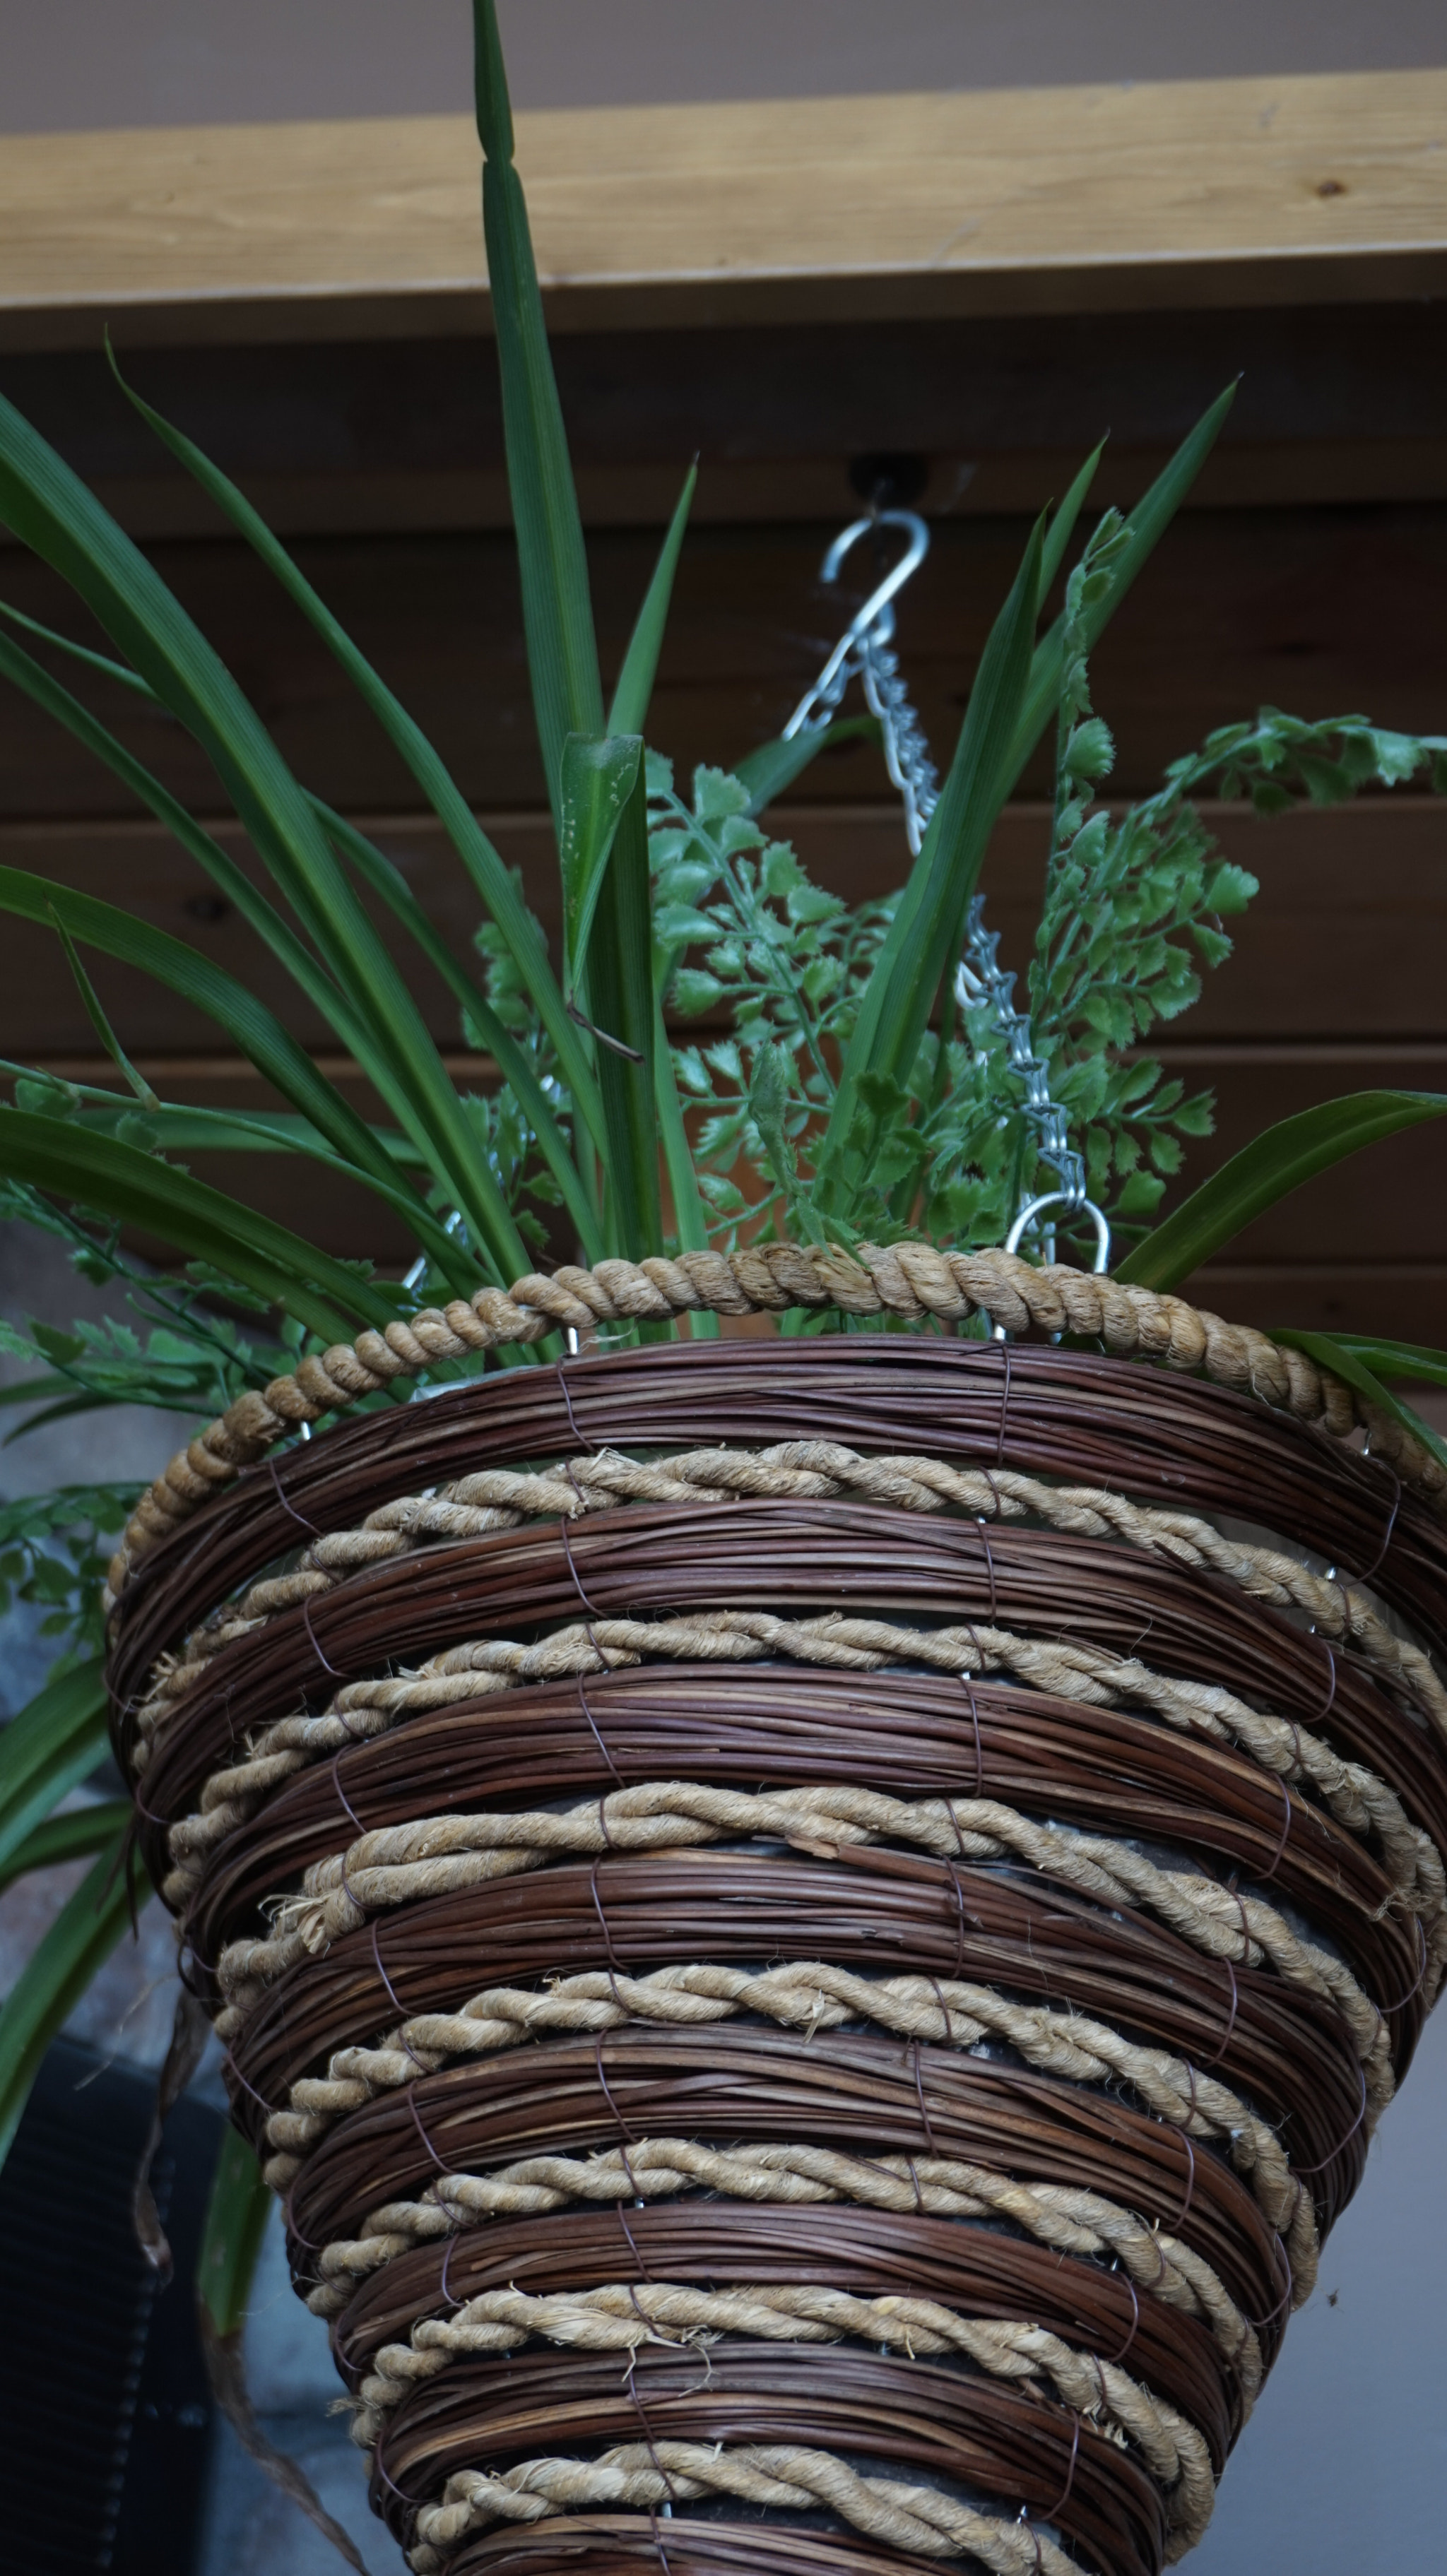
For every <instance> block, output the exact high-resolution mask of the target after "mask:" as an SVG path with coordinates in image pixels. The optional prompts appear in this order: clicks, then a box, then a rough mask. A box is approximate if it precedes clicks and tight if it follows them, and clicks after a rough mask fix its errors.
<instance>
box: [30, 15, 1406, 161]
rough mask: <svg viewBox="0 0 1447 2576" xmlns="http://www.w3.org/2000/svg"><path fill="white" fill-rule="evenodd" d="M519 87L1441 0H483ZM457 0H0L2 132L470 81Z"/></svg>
mask: <svg viewBox="0 0 1447 2576" xmlns="http://www.w3.org/2000/svg"><path fill="white" fill-rule="evenodd" d="M500 6H501V14H502V19H503V32H504V37H505V40H506V43H507V48H508V58H509V63H510V66H511V71H512V79H513V85H514V90H515V93H516V96H517V99H518V101H519V103H520V104H521V105H523V106H525V107H575V106H580V105H586V104H589V103H593V104H600V105H601V104H603V103H605V102H609V101H632V102H637V101H643V100H649V99H685V98H761V97H797V96H808V95H809V94H810V93H816V92H821V91H829V90H836V91H838V90H866V91H867V90H872V89H960V88H971V87H975V88H992V87H998V86H1000V85H1002V84H1004V85H1007V86H1008V85H1010V84H1012V83H1017V82H1018V83H1025V82H1039V81H1131V80H1170V79H1181V78H1211V77H1213V76H1214V77H1219V76H1222V75H1225V74H1231V73H1247V72H1266V73H1273V72H1292V71H1365V70H1383V69H1391V68H1403V67H1407V68H1410V67H1411V66H1413V65H1416V64H1422V63H1436V62H1441V61H1443V60H1444V58H1447V14H1444V11H1443V8H1442V0H1377V5H1376V6H1374V7H1372V8H1366V7H1364V6H1363V5H1362V0H1210V5H1209V6H1207V7H1202V6H1200V5H1199V0H1189V5H1188V0H889V5H888V6H887V7H881V6H880V5H879V0H500ZM470 28H471V11H470V8H469V6H468V0H240V5H239V6H238V5H237V0H0V132H10V133H23V132H44V131H45V130H47V129H59V128H65V127H69V128H77V127H86V126H99V125H167V124H170V125H185V124H205V123H211V122H226V121H236V120H244V119H247V118H250V117H286V116H384V115H405V114H409V113H418V112H420V111H425V110H429V109H442V108H461V107H464V106H465V105H466V104H467V99H468V62H469V48H470Z"/></svg>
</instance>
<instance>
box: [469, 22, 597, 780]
mask: <svg viewBox="0 0 1447 2576" xmlns="http://www.w3.org/2000/svg"><path fill="white" fill-rule="evenodd" d="M473 32H474V44H475V69H476V88H477V132H478V140H479V141H480V143H481V145H482V149H483V171H482V225H483V233H484V236H485V238H486V242H487V279H488V289H489V292H490V295H491V298H492V318H493V329H494V331H495V333H496V335H497V356H498V367H499V371H500V374H501V377H502V419H503V439H504V444H505V446H506V449H507V479H508V489H509V492H510V493H511V496H512V511H513V522H514V525H515V527H516V529H517V539H518V560H519V567H520V570H521V574H522V595H523V627H524V631H525V633H526V636H527V646H528V666H529V669H530V671H531V673H532V684H533V709H534V713H535V715H536V717H537V727H538V739H539V741H540V742H541V744H542V751H543V767H544V770H545V772H546V774H547V782H548V798H549V802H550V803H551V805H552V808H553V818H554V821H555V823H558V824H561V820H562V765H563V744H564V741H565V740H566V738H567V736H568V735H569V734H570V733H585V734H599V733H602V732H603V730H604V726H603V685H602V681H601V680H600V678H599V676H598V647H597V644H596V641H595V640H594V634H593V607H592V601H591V598H590V596H589V591H588V559H587V554H586V552H585V550H584V545H583V526H582V521H581V519H580V518H579V516H578V500H577V494H576V492H575V491H574V489H573V470H572V466H571V464H570V463H569V460H568V441H567V434H566V432H565V430H564V428H563V413H562V406H561V404H560V403H559V401H558V388H557V383H556V380H555V378H554V375H553V361H552V356H551V353H550V351H549V348H548V334H547V327H546V325H545V323H544V321H543V300H542V297H541V295H540V294H539V292H538V275H537V268H536V266H535V264H534V260H533V246H532V236H531V234H530V232H529V229H528V215H527V206H526V203H525V201H524V198H523V188H522V181H521V180H520V178H519V177H518V174H517V170H516V168H515V167H514V164H513V128H512V109H511V106H510V104H509V101H508V94H507V75H506V72H505V71H504V69H503V59H502V45H501V42H500V40H499V37H498V31H497V13H496V10H495V9H494V7H493V0H473Z"/></svg>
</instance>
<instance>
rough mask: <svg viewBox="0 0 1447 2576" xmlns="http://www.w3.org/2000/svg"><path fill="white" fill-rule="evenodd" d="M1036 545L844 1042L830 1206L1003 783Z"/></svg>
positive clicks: (917, 1027) (909, 1044) (951, 949)
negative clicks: (855, 1127) (864, 1085)
mask: <svg viewBox="0 0 1447 2576" xmlns="http://www.w3.org/2000/svg"><path fill="white" fill-rule="evenodd" d="M1041 544H1042V530H1041V529H1040V528H1039V527H1037V528H1036V529H1035V531H1034V533H1033V535H1032V536H1031V539H1030V543H1029V545H1028V546H1027V548H1026V550H1025V557H1024V561H1023V562H1022V564H1021V566H1020V570H1019V572H1018V573H1017V574H1016V576H1015V581H1014V584H1013V587H1012V589H1011V591H1010V595H1009V598H1008V599H1007V600H1006V602H1005V604H1004V607H1003V608H1002V609H1001V611H1000V613H999V616H998V617H997V618H996V620H995V623H994V625H993V627H992V628H991V630H990V636H989V640H988V642H987V644H986V646H985V650H984V653H983V655H982V656H981V660H980V667H979V670H978V672H977V673H976V676H975V685H974V687H973V689H972V690H971V691H970V703H969V705H968V707H967V708H966V711H965V720H964V723H963V725H962V726H961V728H960V739H959V744H958V747H957V749H956V752H955V756H954V759H953V761H952V762H951V764H950V771H949V776H948V777H947V778H946V780H945V784H944V788H943V791H942V793H941V796H940V801H939V803H938V805H937V806H936V807H935V810H934V813H933V815H932V816H931V818H930V825H929V829H928V831H927V832H926V834H925V838H924V844H923V847H922V848H921V850H920V854H919V858H918V860H917V861H916V864H915V866H914V868H913V870H912V871H911V874H910V878H909V882H908V884H907V885H906V887H905V890H904V894H903V896H902V897H901V900H900V904H899V909H898V911H897V912H896V914H895V917H894V920H893V922H892V923H891V925H890V930H889V935H888V937H887V939H886V940H885V943H884V946H883V948H882V949H881V951H880V955H879V962H878V964H877V965H876V967H875V969H874V972H873V974H872V975H871V977H870V980H869V985H868V989H867V991H866V993H865V997H864V1002H863V1006H862V1008H861V1010H860V1014H859V1020H858V1023H857V1026H856V1028H855V1031H854V1034H853V1036H852V1038H851V1039H850V1042H849V1045H848V1048H847V1049H846V1051H845V1056H844V1062H843V1066H842V1068H841V1072H840V1081H839V1089H838V1092H837V1094H836V1097H835V1102H834V1107H833V1110H832V1111H831V1113H830V1119H829V1125H828V1128H827V1130H826V1132H825V1136H824V1141H823V1144H822V1146H821V1148H820V1153H819V1162H818V1170H819V1174H820V1179H821V1182H822V1183H823V1185H824V1189H825V1190H826V1191H827V1193H828V1206H830V1207H832V1206H834V1205H835V1203H836V1202H837V1201H838V1198H839V1174H840V1165H841V1158H842V1156H843V1153H844V1149H845V1147H846V1144H847V1141H848V1137H849V1131H850V1128H851V1126H852V1124H853V1120H854V1116H855V1111H856V1108H857V1104H858V1097H859V1093H858V1085H859V1080H860V1077H861V1076H862V1075H863V1074H864V1073H866V1072H867V1073H873V1074H882V1075H886V1076H891V1077H892V1078H893V1079H894V1080H895V1081H896V1082H898V1083H899V1084H900V1085H901V1086H903V1085H904V1084H905V1083H907V1082H908V1080H909V1076H910V1073H911V1071H912V1069H913V1066H914V1060H915V1057H916V1056H917V1055H918V1053H919V1048H920V1041H921V1039H922V1038H923V1036H924V1032H925V1028H926V1026H927V1024H928V1020H929V1014H930V1009H931V1006H932V1005H933V1002H934V998H935V995H936V993H937V992H938V990H939V986H940V981H941V978H942V976H943V975H944V974H945V973H946V971H947V969H948V967H949V965H950V964H951V962H952V960H953V957H954V955H955V952H956V951H957V949H958V946H959V941H960V936H961V932H962V927H963V923H964V917H965V908H966V906H967V904H968V902H969V899H970V896H971V894H972V893H973V892H974V888H975V881H976V879H977V877H978V875H979V872H980V863H981V861H982V859H983V858H984V854H985V845H986V843H987V841H988V839H989V836H990V832H991V829H992V827H993V825H994V821H995V816H996V814H997V813H998V811H999V808H1000V804H1001V801H1002V799H1003V796H1004V793H1005V788H1006V785H1007V784H1008V778H1009V762H1010V758H1011V746H1012V743H1013V741H1014V737H1015V732H1016V728H1017V726H1018V723H1019V716H1020V704H1021V700H1022V697H1023V695H1024V690H1025V686H1026V682H1027V679H1028V676H1029V671H1030V654H1031V644H1032V640H1033V637H1034V632H1035V618H1036V612H1037V605H1038V601H1039V596H1040V556H1041ZM839 1212H840V1213H845V1212H846V1211H844V1210H843V1209H842V1208H841V1209H840V1210H839Z"/></svg>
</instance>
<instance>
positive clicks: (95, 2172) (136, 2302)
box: [0, 2041, 223, 2576]
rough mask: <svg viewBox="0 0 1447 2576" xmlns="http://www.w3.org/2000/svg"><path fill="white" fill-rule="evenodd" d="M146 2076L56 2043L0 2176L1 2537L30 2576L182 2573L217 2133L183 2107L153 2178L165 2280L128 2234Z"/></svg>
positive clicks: (203, 2455)
mask: <svg viewBox="0 0 1447 2576" xmlns="http://www.w3.org/2000/svg"><path fill="white" fill-rule="evenodd" d="M154 2091H155V2079H154V2077H150V2076H143V2075H139V2074H136V2073H133V2072H130V2071H128V2070H126V2069H122V2068H120V2067H116V2066H110V2067H107V2066H104V2065H103V2064H102V2061H101V2060H100V2059H99V2058H98V2057H96V2056H95V2055H94V2053H93V2052H92V2051H91V2050H89V2049H84V2048H78V2047H74V2046H72V2045H71V2044H70V2043H69V2042H68V2041H59V2042H57V2044H56V2045H55V2046H54V2047H53V2048H52V2049H51V2051H50V2053H49V2055H48V2056H47V2058H46V2060H45V2064H44V2066H43V2067H42V2069H41V2072H40V2076H39V2079H38V2081H37V2083H36V2086H35V2090H34V2092H33V2094H32V2095H31V2098H30V2103H29V2106H28V2108H27V2110H26V2114H25V2118H24V2120H23V2122H22V2123H21V2127H20V2133H19V2135H18V2137H17V2138H16V2141H15V2144H14V2146H13V2148H12V2149H11V2152H10V2156H9V2159H8V2161H7V2163H6V2165H5V2168H4V2171H3V2172H0V2422H3V2424H4V2427H5V2439H4V2445H3V2449H0V2529H3V2530H4V2533H5V2540H6V2555H7V2559H8V2562H9V2564H10V2565H11V2566H13V2567H16V2568H22V2567H23V2568H24V2569H25V2571H26V2576H81V2571H82V2570H85V2571H86V2576H90V2571H92V2570H105V2571H107V2576H188V2571H189V2570H190V2569H191V2568H192V2567H193V2566H194V2564H195V2560H196V2549H197V2541H198V2537H199V2531H200V2520H201V2505H202V2495H203V2488H204V2482H205V2475H206V2467H207V2460H208V2455H209V2450H210V2438H211V2416H212V2406H211V2393H210V2390H209V2388H208V2386H207V2381H206V2369H205V2364H204V2362H203V2360H202V2356H201V2346H200V2340H199V2337H198V2334H197V2330H196V2315H195V2295H194V2281H195V2269H196V2257H197V2252H198V2249H199V2246H200V2239H201V2227H202V2221H203V2218H204V2215H205V2208H206V2195H207V2192H208V2190H209V2187H210V2181H211V2170H212V2167H213V2165H214V2163H215V2161H216V2153H217V2148H218V2146H219V2143H220V2138H221V2130H222V2126H223V2123H222V2120H221V2117H220V2115H219V2113H218V2112H216V2111H214V2110H211V2109H209V2108H208V2107H207V2106H206V2105H205V2104H204V2103H200V2102H193V2101H182V2102H180V2103H178V2105H177V2107H176V2109H175V2110H174V2111H173V2112H172V2114H171V2117H170V2119H169V2121H168V2122H167V2124H166V2131H165V2137H164V2140H163V2143H162V2146H161V2150H160V2153H159V2154H158V2156H157V2158H156V2161H155V2164H154V2166H153V2168H152V2175H151V2180H152V2187H153V2189H154V2191H155V2195H156V2202H157V2206H158V2209H159V2211H160V2217H161V2223H162V2225H163V2226H164V2228H165V2230H166V2233H167V2236H168V2237H169V2239H170V2244H171V2250H172V2254H173V2256H174V2259H175V2267H176V2268H175V2276H174V2278H173V2280H172V2282H171V2285H170V2287H169V2288H168V2289H166V2290H165V2291H163V2292H160V2293H158V2292H157V2290H156V2287H155V2283H154V2276H153V2275H152V2273H151V2272H150V2270H149V2268H148V2266H147V2265H146V2263H145V2261H144V2258H143V2257H142V2254H141V2251H140V2248H139V2246H138V2245H137V2243H136V2240H135V2234H134V2231H133V2227H132V2222H131V2186H132V2183H133V2181H134V2178H135V2171H136V2165H137V2162H138V2160H139V2157H140V2154H141V2149H142V2147H143V2145H144V2142H145V2137H146V2131H147V2128H148V2125H149V2122H150V2116H151V2105H152V2099H153V2096H154Z"/></svg>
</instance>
